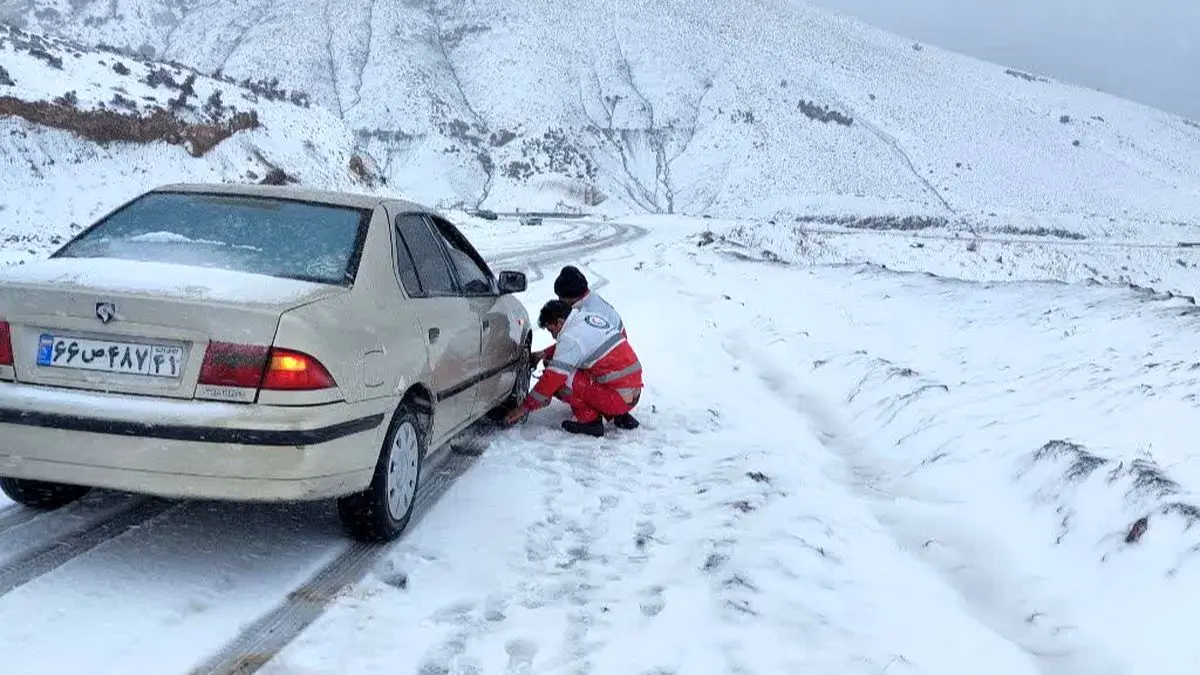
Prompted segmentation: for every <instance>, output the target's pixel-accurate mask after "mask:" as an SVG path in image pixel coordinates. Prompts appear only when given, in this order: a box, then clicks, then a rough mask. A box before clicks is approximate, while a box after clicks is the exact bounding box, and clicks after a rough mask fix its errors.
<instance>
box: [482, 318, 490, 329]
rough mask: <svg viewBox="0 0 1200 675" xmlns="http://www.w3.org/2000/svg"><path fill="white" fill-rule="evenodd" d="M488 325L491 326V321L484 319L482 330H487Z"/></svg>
mask: <svg viewBox="0 0 1200 675" xmlns="http://www.w3.org/2000/svg"><path fill="white" fill-rule="evenodd" d="M490 325H492V320H491V319H484V320H483V327H484V328H487V327H488V326H490Z"/></svg>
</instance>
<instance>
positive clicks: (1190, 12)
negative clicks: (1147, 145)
mask: <svg viewBox="0 0 1200 675" xmlns="http://www.w3.org/2000/svg"><path fill="white" fill-rule="evenodd" d="M809 1H810V2H812V3H814V4H817V5H823V6H825V7H831V8H833V9H839V10H842V11H844V12H846V13H847V14H851V15H854V16H857V17H858V18H860V19H863V20H865V21H867V22H868V23H873V24H875V25H876V26H879V27H880V28H884V29H887V30H890V31H892V32H895V33H900V34H902V35H906V36H908V37H911V38H915V39H918V40H922V41H924V42H928V43H931V44H936V45H938V46H941V47H945V48H947V49H952V50H954V51H957V52H962V53H964V54H969V55H971V56H974V57H977V58H981V59H986V60H989V61H996V62H998V63H1001V64H1004V65H1007V66H1011V67H1016V68H1026V69H1030V70H1034V71H1038V72H1039V73H1041V74H1044V75H1048V76H1050V77H1054V78H1055V79H1059V80H1064V81H1067V82H1072V83H1075V84H1081V85H1084V86H1088V87H1095V88H1097V89H1101V90H1103V91H1106V92H1108V93H1110V94H1115V95H1117V96H1121V97H1123V98H1128V99H1132V100H1134V101H1138V102H1139V103H1145V104H1146V105H1151V106H1154V107H1156V108H1161V109H1163V110H1167V111H1169V112H1173V113H1176V114H1179V115H1184V116H1185V117H1190V118H1192V119H1196V120H1200V0H809Z"/></svg>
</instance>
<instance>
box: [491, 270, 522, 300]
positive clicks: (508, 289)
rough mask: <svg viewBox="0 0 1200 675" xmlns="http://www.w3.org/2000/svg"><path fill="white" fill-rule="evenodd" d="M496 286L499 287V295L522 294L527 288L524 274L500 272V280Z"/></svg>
mask: <svg viewBox="0 0 1200 675" xmlns="http://www.w3.org/2000/svg"><path fill="white" fill-rule="evenodd" d="M497 285H498V286H499V287H500V294H501V295H507V294H509V293H523V292H525V288H526V286H527V282H526V280H525V273H524V272H501V273H500V279H499V280H498V283H497Z"/></svg>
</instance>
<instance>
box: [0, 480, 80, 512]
mask: <svg viewBox="0 0 1200 675" xmlns="http://www.w3.org/2000/svg"><path fill="white" fill-rule="evenodd" d="M91 489H92V488H90V487H88V486H86V485H67V484H65V483H48V482H46V481H40V480H29V479H27V478H0V490H3V491H4V494H6V495H8V498H9V499H11V500H13V501H14V502H16V503H18V504H22V505H24V506H28V507H30V508H34V509H45V510H47V511H49V510H53V509H57V508H61V507H63V506H66V505H67V504H70V503H71V502H73V501H76V500H78V499H80V498H81V497H83V496H84V495H86V494H87V493H88V492H90V491H91Z"/></svg>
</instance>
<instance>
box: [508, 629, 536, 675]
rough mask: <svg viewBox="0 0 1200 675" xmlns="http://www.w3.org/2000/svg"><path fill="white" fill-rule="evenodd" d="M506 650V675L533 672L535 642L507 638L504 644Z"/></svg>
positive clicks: (521, 674)
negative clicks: (506, 642)
mask: <svg viewBox="0 0 1200 675" xmlns="http://www.w3.org/2000/svg"><path fill="white" fill-rule="evenodd" d="M504 651H506V652H508V669H507V673H508V675H523V674H524V673H532V672H533V659H534V658H535V657H536V656H537V652H538V648H537V644H536V643H534V642H533V641H532V640H524V639H521V638H517V639H513V640H509V641H508V644H506V645H504Z"/></svg>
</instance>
